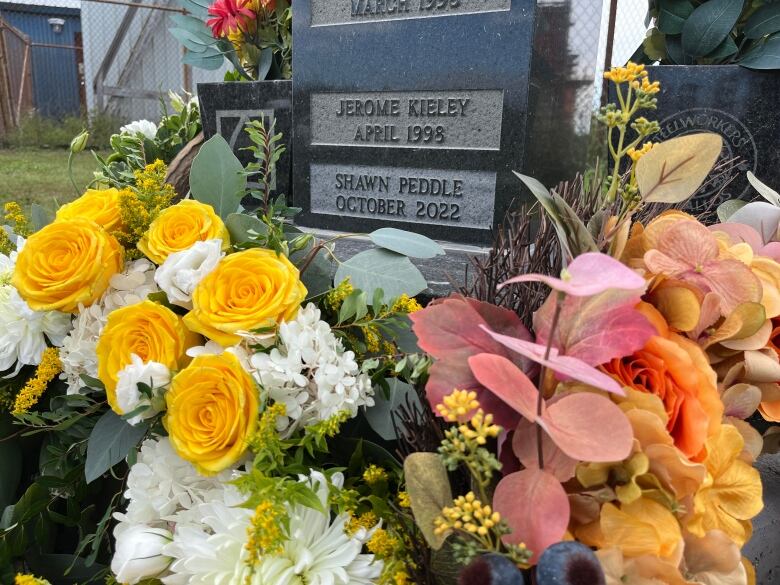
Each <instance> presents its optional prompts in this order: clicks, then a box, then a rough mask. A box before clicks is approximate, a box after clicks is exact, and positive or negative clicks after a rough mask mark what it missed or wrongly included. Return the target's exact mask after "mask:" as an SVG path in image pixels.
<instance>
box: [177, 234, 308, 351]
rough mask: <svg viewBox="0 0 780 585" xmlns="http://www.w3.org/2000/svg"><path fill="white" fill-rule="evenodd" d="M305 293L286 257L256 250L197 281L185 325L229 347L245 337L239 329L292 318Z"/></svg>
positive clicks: (229, 260) (231, 258) (233, 258)
mask: <svg viewBox="0 0 780 585" xmlns="http://www.w3.org/2000/svg"><path fill="white" fill-rule="evenodd" d="M306 292H307V291H306V287H305V286H303V283H302V282H301V281H300V275H299V273H298V269H297V268H296V267H295V266H293V264H292V263H291V262H290V261H289V260H288V259H287V257H286V256H284V255H283V254H279V255H277V254H276V252H274V251H272V250H266V249H261V248H252V249H250V250H245V251H243V252H238V253H236V254H231V255H229V256H226V257H225V258H223V259H222V261H221V262H220V263H219V265H218V266H217V267H216V268H215V269H214V270H213V271H212V272H211V273H210V274H208V275H207V276H206V277H205V278H204V279H203V280H201V281H200V282H199V283H198V285H197V286H196V287H195V290H194V291H193V293H192V306H193V309H192V311H190V312H189V313H187V315H185V316H184V323H185V324H186V325H187V327H189V328H190V329H191V330H192V331H196V332H197V333H202V334H203V335H205V336H206V337H208V338H210V339H213V340H214V341H216V342H218V343H220V344H222V345H223V346H225V347H228V346H230V345H235V344H236V343H238V342H239V341H240V337H239V336H238V335H236V332H238V331H252V330H255V329H263V328H267V327H275V326H276V325H277V324H278V323H279V322H281V321H286V320H289V319H291V318H293V317H294V316H295V314H296V313H297V311H298V307H299V306H300V304H301V301H303V299H305V298H306Z"/></svg>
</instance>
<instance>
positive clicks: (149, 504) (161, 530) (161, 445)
mask: <svg viewBox="0 0 780 585" xmlns="http://www.w3.org/2000/svg"><path fill="white" fill-rule="evenodd" d="M235 473H236V472H234V471H231V470H227V471H223V472H222V473H220V474H219V475H216V476H213V477H205V476H202V475H200V474H199V473H198V472H197V471H196V470H195V468H194V467H193V466H192V464H191V463H189V462H188V461H185V460H184V459H182V458H181V457H179V456H178V455H177V454H176V452H175V451H174V450H173V447H172V446H171V444H170V441H169V440H168V438H161V439H158V440H154V439H149V440H146V441H144V443H143V445H142V446H141V450H140V451H139V453H138V460H137V462H136V463H135V465H133V467H132V468H131V469H130V474H129V475H128V478H127V490H126V491H125V493H124V496H125V498H126V499H127V500H128V501H129V504H128V506H127V510H126V511H125V512H124V513H116V514H114V517H115V518H116V519H117V520H119V523H118V524H117V526H116V528H115V529H114V538H115V539H116V552H115V554H114V558H113V559H112V562H111V570H112V571H113V572H114V574H115V575H116V578H117V580H118V581H120V582H121V583H131V584H134V583H138V582H139V581H142V580H143V579H145V578H147V577H155V576H157V575H159V574H161V573H162V572H164V571H165V570H166V569H167V567H168V565H169V564H170V562H171V559H170V557H169V556H167V555H163V552H162V551H163V547H164V546H165V545H167V544H168V543H170V542H171V541H172V540H173V533H172V532H171V527H172V526H178V525H180V524H181V525H187V524H188V523H191V522H192V523H196V524H199V523H200V522H201V516H200V514H201V511H200V510H199V509H198V508H199V506H200V505H202V504H205V503H209V502H222V503H223V504H227V505H235V504H239V503H241V501H242V499H241V497H240V494H239V493H238V490H237V488H235V487H234V486H233V485H231V484H230V483H228V482H229V481H230V480H231V479H233V478H234V477H235Z"/></svg>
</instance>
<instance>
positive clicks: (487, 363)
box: [469, 325, 539, 421]
mask: <svg viewBox="0 0 780 585" xmlns="http://www.w3.org/2000/svg"><path fill="white" fill-rule="evenodd" d="M483 327H484V325H483ZM469 366H470V367H471V371H472V372H473V373H474V376H476V378H477V380H478V381H479V383H480V384H482V385H483V386H485V387H486V388H487V389H488V390H490V391H491V392H492V393H493V394H495V395H496V396H498V397H499V398H500V399H501V400H503V401H504V402H505V403H506V404H507V406H509V407H510V408H512V409H513V410H515V411H517V412H519V413H520V414H522V415H523V416H524V417H525V418H527V419H528V420H530V421H535V420H536V403H537V400H538V399H539V391H538V390H537V389H536V386H534V385H533V382H531V380H529V379H528V376H526V375H525V374H524V373H523V372H522V371H521V370H520V368H518V367H517V366H516V365H515V364H513V363H512V362H510V361H509V360H508V359H506V358H505V357H501V356H500V355H495V354H490V353H481V354H479V355H475V356H471V357H470V358H469Z"/></svg>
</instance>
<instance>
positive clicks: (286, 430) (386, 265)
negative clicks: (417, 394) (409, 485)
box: [0, 123, 442, 585]
mask: <svg viewBox="0 0 780 585" xmlns="http://www.w3.org/2000/svg"><path fill="white" fill-rule="evenodd" d="M249 130H251V132H250V135H251V136H252V137H253V139H254V140H257V141H258V142H257V147H256V148H257V152H258V156H259V158H258V161H257V162H255V163H252V164H250V165H249V166H248V167H247V168H242V167H241V164H240V163H239V162H238V160H237V159H236V158H235V157H234V155H233V154H232V152H231V151H230V148H229V146H228V145H227V143H226V142H225V141H224V139H222V138H221V137H215V138H213V139H211V140H210V141H208V142H206V143H205V144H204V145H203V147H202V148H201V150H200V152H199V154H198V156H197V157H196V159H195V161H194V162H193V165H192V169H191V176H190V184H191V197H190V198H186V199H183V200H179V201H176V197H175V194H174V192H173V190H172V188H171V186H170V185H167V184H165V183H164V176H165V165H164V164H163V163H162V161H160V160H158V161H156V162H153V163H150V164H148V165H146V167H145V168H144V169H142V170H140V171H136V172H135V174H134V181H133V183H132V185H129V186H127V187H124V188H122V189H117V188H114V187H108V185H105V184H104V185H101V186H100V187H101V188H98V189H89V190H87V191H86V192H85V193H84V194H83V195H81V196H80V197H79V198H78V199H76V200H75V201H73V202H71V203H68V204H66V205H63V206H62V207H60V208H59V210H58V211H57V213H56V217H55V218H54V220H53V221H52V222H50V223H44V224H43V225H40V226H35V225H34V223H35V222H34V221H33V219H32V218H29V217H27V216H26V214H25V213H23V211H22V210H21V208H20V207H19V206H18V205H16V204H14V203H9V204H7V205H6V206H5V213H6V215H5V219H6V221H7V225H6V226H5V228H4V229H3V230H0V270H1V271H2V273H1V274H2V276H0V323H2V334H0V340H1V341H0V370H2V372H3V376H4V377H3V379H2V385H0V405H2V408H1V410H0V415H1V418H0V420H1V421H2V430H0V437H1V438H2V443H1V444H2V447H0V458H2V462H3V470H4V477H3V479H2V480H1V481H2V490H0V497H1V498H2V501H0V504H2V508H3V509H5V511H6V513H5V515H4V516H3V521H2V528H0V575H2V577H0V580H2V581H3V582H10V581H13V580H14V579H16V582H17V583H30V582H35V583H38V582H45V581H43V580H44V579H49V580H51V582H56V583H61V582H74V583H76V582H78V583H84V582H98V581H99V582H104V581H105V579H106V578H108V580H109V582H111V583H114V582H119V583H139V582H142V581H143V582H144V583H148V582H150V581H148V580H152V582H156V583H159V582H160V581H162V582H164V583H193V584H194V583H203V584H210V585H211V584H213V583H218V582H224V583H245V582H253V583H287V582H289V583H294V582H308V583H315V582H319V583H327V582H331V583H335V582H354V583H371V582H377V581H378V580H379V579H380V578H381V579H385V580H386V579H388V578H390V577H388V575H393V574H395V573H396V572H399V574H400V573H403V563H402V562H401V561H400V560H399V559H397V558H396V556H397V555H396V550H397V549H398V550H400V539H401V538H402V537H403V535H404V534H405V533H403V532H401V529H402V528H400V527H396V526H395V524H390V521H391V519H392V518H393V515H392V510H394V509H396V508H399V507H400V506H401V505H402V501H405V500H402V499H398V498H397V497H396V496H395V495H393V494H395V491H397V489H398V486H399V482H400V468H398V469H395V470H390V469H389V468H387V469H386V468H385V467H381V465H382V464H383V460H384V457H385V455H387V454H388V453H387V451H385V450H384V449H383V448H382V447H381V446H379V444H378V443H382V442H383V441H384V439H383V437H388V436H389V435H390V434H392V433H393V432H394V431H393V428H392V425H390V427H389V428H388V424H387V417H386V414H387V409H389V407H390V404H391V403H390V401H389V399H388V396H390V395H391V393H392V392H393V391H399V392H400V391H401V390H402V389H404V388H405V389H406V390H407V392H409V393H411V392H412V387H411V385H410V383H411V382H413V381H414V380H416V379H418V378H419V376H420V375H421V372H422V370H423V369H424V367H425V365H426V363H427V362H426V360H425V359H424V358H423V357H422V356H418V355H410V356H409V357H408V358H407V359H406V360H405V364H404V365H399V364H398V363H397V359H398V356H400V355H405V352H406V351H409V350H410V348H411V351H413V352H414V351H417V348H416V346H415V344H414V342H413V340H412V339H410V338H411V337H412V336H411V332H410V330H409V327H410V322H409V318H408V315H409V314H410V313H413V312H414V311H417V310H419V309H420V308H421V307H420V305H419V304H418V303H417V301H415V300H414V296H415V295H418V294H419V293H421V292H422V291H423V290H424V289H425V288H426V286H427V285H426V283H425V280H424V279H423V278H422V275H421V274H420V273H419V271H418V270H417V268H415V267H414V265H413V264H412V262H411V261H410V260H409V256H423V257H432V256H435V255H437V254H441V253H442V250H441V248H440V246H439V245H438V244H436V243H435V242H433V241H431V240H429V239H427V238H424V237H422V236H417V235H414V234H408V233H406V232H403V231H400V230H395V229H382V230H378V231H376V232H373V233H371V234H367V238H368V239H369V240H370V241H371V242H373V244H374V246H373V247H372V246H371V245H369V246H368V249H366V250H365V251H363V252H361V253H359V254H357V255H355V256H354V257H352V258H343V257H342V258H339V257H338V254H339V252H338V251H337V250H336V249H335V248H334V241H315V240H314V239H313V238H312V236H310V235H308V234H304V233H303V232H301V231H300V230H298V229H297V228H295V227H294V226H293V225H292V224H290V223H289V221H288V220H287V218H289V217H290V216H292V215H294V213H295V212H296V210H295V209H292V208H289V207H288V206H286V204H285V203H284V201H283V199H281V198H280V199H277V200H274V201H272V200H270V199H269V198H268V192H269V190H268V189H266V188H264V187H263V178H264V177H266V176H271V175H272V174H273V164H274V161H275V160H276V159H278V153H279V150H280V149H281V148H283V147H282V146H281V145H280V143H279V141H278V140H274V141H272V142H271V143H270V144H266V143H263V142H262V141H263V140H264V139H268V140H271V137H269V136H268V133H266V132H261V131H260V130H261V129H260V128H258V127H257V123H254V125H253V126H251V127H250V128H249ZM250 178H253V179H255V180H256V181H253V183H252V184H253V185H254V186H253V187H252V188H249V187H247V184H248V180H249V179H250ZM258 184H259V186H257V185H258ZM252 196H254V197H257V198H258V201H259V210H258V211H257V212H256V213H249V212H245V211H242V210H241V209H240V201H241V200H242V199H245V198H246V197H250V198H251V197H252ZM336 262H338V269H337V270H336V271H335V279H336V280H335V281H334V280H333V279H334V274H333V273H334V271H333V270H332V269H331V268H332V266H333V264H335V263H336ZM366 408H372V410H373V411H374V412H373V413H372V415H371V416H370V417H368V418H367V417H366V415H365V412H364V411H365V409H366ZM383 409H384V413H383ZM367 420H373V421H375V424H376V427H377V429H378V431H371V430H370V428H371V427H370V426H369V427H368V429H366V428H363V427H364V426H366V425H367V422H366V421H367ZM379 433H381V434H379ZM373 441H376V442H373ZM390 460H391V461H392V460H393V458H392V456H391V457H390ZM390 490H393V491H390ZM388 494H390V496H389V500H388ZM406 505H407V506H408V503H407V504H406ZM412 527H413V524H410V526H408V527H407V528H409V529H410V530H411V529H412ZM33 575H37V576H38V577H34V576H33ZM33 579H39V580H38V581H34V580H33Z"/></svg>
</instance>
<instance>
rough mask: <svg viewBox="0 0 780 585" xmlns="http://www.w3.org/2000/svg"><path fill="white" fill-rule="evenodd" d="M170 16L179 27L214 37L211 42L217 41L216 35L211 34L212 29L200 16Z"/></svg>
mask: <svg viewBox="0 0 780 585" xmlns="http://www.w3.org/2000/svg"><path fill="white" fill-rule="evenodd" d="M168 18H170V19H171V21H172V22H173V23H174V24H175V25H176V26H177V27H178V28H183V29H184V30H187V31H189V32H191V33H193V34H196V35H205V36H209V37H211V39H212V43H211V44H214V43H215V42H216V41H214V37H213V36H212V35H211V30H210V29H209V27H208V26H206V23H205V22H203V20H201V19H200V18H195V17H194V16H190V15H189V14H173V15H171V16H169V17H168Z"/></svg>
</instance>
